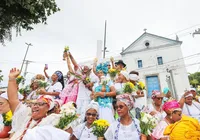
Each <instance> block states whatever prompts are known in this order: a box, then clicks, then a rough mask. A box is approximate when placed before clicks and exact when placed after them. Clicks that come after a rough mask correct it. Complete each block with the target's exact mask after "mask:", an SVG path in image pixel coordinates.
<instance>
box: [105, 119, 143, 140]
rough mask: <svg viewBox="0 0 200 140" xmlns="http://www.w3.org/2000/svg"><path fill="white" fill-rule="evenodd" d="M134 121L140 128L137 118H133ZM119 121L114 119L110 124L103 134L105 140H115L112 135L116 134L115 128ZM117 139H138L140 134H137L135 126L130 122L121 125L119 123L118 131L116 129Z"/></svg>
mask: <svg viewBox="0 0 200 140" xmlns="http://www.w3.org/2000/svg"><path fill="white" fill-rule="evenodd" d="M134 120H135V123H136V125H137V127H138V129H139V131H141V130H140V124H139V120H137V119H134ZM118 124H119V122H118V121H116V122H115V123H113V124H111V125H110V127H109V128H108V130H107V131H106V133H105V134H104V136H105V138H106V139H107V140H115V139H114V137H115V136H116V132H115V131H116V130H117V129H118V128H117V127H118ZM117 140H140V135H139V134H138V131H137V128H136V126H135V124H134V122H132V123H131V124H129V125H126V126H125V125H122V124H120V127H119V131H118V139H117Z"/></svg>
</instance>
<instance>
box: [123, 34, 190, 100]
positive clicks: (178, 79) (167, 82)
mask: <svg viewBox="0 0 200 140" xmlns="http://www.w3.org/2000/svg"><path fill="white" fill-rule="evenodd" d="M181 44H182V42H181V41H179V40H178V39H177V40H172V39H169V38H165V37H161V36H157V35H154V34H150V33H147V32H145V33H143V34H142V35H141V36H140V37H139V38H138V39H136V40H135V41H134V42H133V43H132V44H131V45H130V46H128V47H127V48H126V49H125V50H123V51H122V53H121V57H122V60H123V61H124V62H125V63H126V64H127V70H128V71H131V70H135V71H138V72H139V74H140V78H142V79H143V80H144V81H145V83H146V89H147V97H148V98H150V97H151V92H152V90H160V91H162V90H163V88H165V87H169V88H170V89H171V91H172V93H173V96H174V97H175V98H180V96H182V94H183V93H184V91H185V90H186V89H188V88H189V87H190V84H189V79H188V74H187V71H186V68H185V63H184V59H183V55H182V51H181Z"/></svg>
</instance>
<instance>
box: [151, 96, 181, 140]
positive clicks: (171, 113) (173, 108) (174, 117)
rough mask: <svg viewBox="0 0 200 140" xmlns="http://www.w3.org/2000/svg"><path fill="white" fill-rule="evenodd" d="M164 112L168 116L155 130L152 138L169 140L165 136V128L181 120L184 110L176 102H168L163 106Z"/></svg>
mask: <svg viewBox="0 0 200 140" xmlns="http://www.w3.org/2000/svg"><path fill="white" fill-rule="evenodd" d="M163 110H164V111H165V113H166V114H167V116H166V117H165V118H164V119H163V120H162V121H161V122H160V123H159V124H158V125H157V126H156V128H155V129H154V130H153V133H152V137H153V138H154V139H156V140H168V139H169V137H168V136H164V135H163V132H164V130H165V128H166V127H167V126H168V125H169V124H172V123H175V122H177V121H179V120H180V119H181V116H182V115H181V114H182V109H181V108H180V104H179V103H178V102H177V101H176V100H172V101H168V102H166V103H165V104H164V105H163Z"/></svg>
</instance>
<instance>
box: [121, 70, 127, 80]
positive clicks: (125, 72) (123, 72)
mask: <svg viewBox="0 0 200 140" xmlns="http://www.w3.org/2000/svg"><path fill="white" fill-rule="evenodd" d="M120 73H121V74H122V75H123V76H124V77H125V78H126V80H129V74H128V72H127V71H125V70H122V71H121V72H120Z"/></svg>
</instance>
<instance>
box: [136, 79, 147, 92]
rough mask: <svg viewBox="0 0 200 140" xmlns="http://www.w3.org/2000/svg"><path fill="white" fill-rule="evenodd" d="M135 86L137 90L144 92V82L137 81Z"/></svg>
mask: <svg viewBox="0 0 200 140" xmlns="http://www.w3.org/2000/svg"><path fill="white" fill-rule="evenodd" d="M137 86H138V89H139V90H145V89H146V88H145V84H144V82H142V81H139V82H138V83H137Z"/></svg>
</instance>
